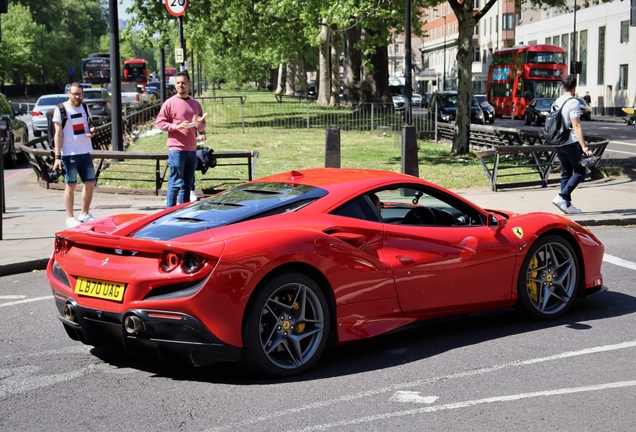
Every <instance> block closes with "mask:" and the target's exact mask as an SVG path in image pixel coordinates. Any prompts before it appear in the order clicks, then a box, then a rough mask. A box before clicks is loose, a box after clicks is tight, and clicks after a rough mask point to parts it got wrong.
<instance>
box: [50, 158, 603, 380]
mask: <svg viewBox="0 0 636 432" xmlns="http://www.w3.org/2000/svg"><path fill="white" fill-rule="evenodd" d="M603 253H604V246H603V244H602V243H601V242H600V241H599V240H598V239H597V238H596V237H595V236H594V235H593V234H592V233H591V232H590V231H588V230H587V229H585V228H582V227H581V226H579V225H577V224H576V223H575V222H573V221H571V220H569V219H566V218H564V217H562V216H560V215H557V214H552V213H530V214H525V215H522V214H515V213H511V212H505V211H501V210H486V209H482V208H480V207H478V206H476V205H474V204H472V203H470V202H468V201H466V200H465V199H463V198H462V197H461V196H458V195H456V194H454V193H452V192H450V191H448V190H445V189H443V188H441V187H439V186H436V185H434V184H432V183H429V182H427V181H424V180H421V179H419V178H415V177H412V176H408V175H404V174H398V173H393V172H384V171H374V170H352V169H329V168H325V169H321V168H319V169H309V170H303V171H300V172H299V171H291V172H286V173H282V174H277V175H273V176H270V177H265V178H261V179H259V180H256V181H252V182H249V183H246V184H243V185H240V186H237V187H235V188H232V189H228V190H226V191H224V192H221V193H219V194H217V195H214V196H212V197H210V198H208V199H206V200H203V201H199V202H196V203H187V204H183V205H180V206H177V207H173V208H170V209H166V210H163V211H161V212H159V213H157V214H154V215H140V214H137V215H131V214H126V215H119V216H113V217H108V218H103V219H99V220H95V221H92V222H88V223H84V224H82V225H80V226H79V227H77V228H72V229H68V230H66V231H62V232H60V233H58V234H57V236H56V241H55V251H54V254H53V256H52V258H51V260H50V262H49V264H48V267H47V277H48V278H49V280H50V284H51V288H52V290H53V294H54V298H55V303H56V305H57V308H58V310H59V319H60V320H61V321H62V324H63V325H64V329H65V330H66V332H67V333H68V335H69V336H70V337H71V338H72V339H75V340H78V341H81V342H83V343H85V344H89V345H93V346H105V347H109V346H110V347H120V348H121V347H123V348H125V350H126V351H127V352H129V353H131V354H134V355H143V354H145V353H148V352H152V353H156V354H158V355H159V357H160V358H162V359H170V360H174V359H178V358H183V359H184V360H187V361H190V362H192V363H193V364H194V365H198V366H203V365H207V364H211V363H214V362H217V361H234V360H242V361H244V362H246V363H247V364H249V365H251V366H253V367H256V368H257V369H259V370H261V371H263V372H265V373H269V374H274V375H280V376H287V375H293V374H297V373H302V372H304V371H306V370H308V369H309V368H311V367H312V366H314V365H315V363H316V362H317V361H318V359H319V358H320V356H321V354H322V353H323V351H324V350H325V348H326V347H328V346H329V345H331V344H341V343H344V342H350V341H354V340H357V339H364V338H369V337H372V336H376V335H379V334H382V333H386V332H389V331H391V330H395V329H397V328H399V327H401V326H404V325H406V324H409V323H412V322H414V321H420V320H426V319H430V318H436V317H443V316H448V315H455V314H464V313H469V312H476V311H483V310H489V309H498V308H506V307H510V306H513V305H516V306H518V307H519V308H521V309H523V310H524V311H525V312H527V313H528V314H529V315H531V316H532V317H535V318H551V317H557V316H560V315H562V314H563V313H565V312H566V311H567V310H568V309H569V308H570V306H571V305H572V302H573V301H574V299H575V298H576V297H577V296H585V295H590V294H594V293H598V292H601V291H604V290H605V289H606V288H605V286H604V285H603V277H602V275H601V263H602V259H603Z"/></svg>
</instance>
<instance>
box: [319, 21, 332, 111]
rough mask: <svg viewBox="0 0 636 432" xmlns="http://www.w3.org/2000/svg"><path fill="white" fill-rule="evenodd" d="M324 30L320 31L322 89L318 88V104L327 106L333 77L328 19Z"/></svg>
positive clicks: (320, 78)
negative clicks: (330, 82)
mask: <svg viewBox="0 0 636 432" xmlns="http://www.w3.org/2000/svg"><path fill="white" fill-rule="evenodd" d="M321 26H322V29H321V31H320V36H319V40H320V47H319V52H318V54H319V57H318V70H319V73H320V76H319V79H318V81H319V83H320V87H319V88H318V103H319V104H322V105H327V104H328V103H329V93H330V91H331V86H330V85H329V81H330V76H331V67H330V64H329V42H330V40H331V38H330V35H329V33H330V29H329V24H328V23H327V19H326V18H323V19H322V24H321Z"/></svg>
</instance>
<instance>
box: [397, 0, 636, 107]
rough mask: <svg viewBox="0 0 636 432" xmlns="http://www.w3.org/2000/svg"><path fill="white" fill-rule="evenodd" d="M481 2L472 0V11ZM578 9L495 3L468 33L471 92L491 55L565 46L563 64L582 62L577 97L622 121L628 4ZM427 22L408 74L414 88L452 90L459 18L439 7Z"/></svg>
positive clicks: (631, 92) (635, 82)
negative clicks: (506, 50)
mask: <svg viewBox="0 0 636 432" xmlns="http://www.w3.org/2000/svg"><path fill="white" fill-rule="evenodd" d="M486 1H487V0H474V9H475V12H477V11H478V10H480V8H481V7H483V6H484V5H485V3H486ZM579 3H581V4H584V5H586V6H581V4H578V5H577V11H576V13H574V12H573V11H574V5H575V0H568V7H566V8H549V9H546V10H541V9H537V10H534V9H532V7H531V4H530V3H528V2H524V3H523V4H522V5H521V6H520V5H519V4H517V2H514V1H498V2H497V3H496V4H494V5H493V7H492V8H491V9H490V10H489V11H488V13H487V14H486V15H484V17H482V19H481V20H480V21H479V23H478V24H477V25H476V26H475V29H474V35H473V62H472V76H473V91H474V92H475V93H485V92H486V81H487V76H488V67H489V66H490V63H491V60H492V55H493V53H494V52H495V51H497V50H498V49H501V48H508V47H512V46H514V45H530V44H544V43H545V44H552V45H558V46H561V47H563V48H564V49H565V51H566V53H567V54H566V55H567V63H568V65H570V62H571V61H577V62H580V73H578V88H577V92H578V93H579V95H581V96H583V95H584V94H585V93H586V92H588V91H589V92H590V96H591V98H592V108H593V110H594V112H595V114H601V115H622V111H621V108H622V107H631V106H635V105H636V34H632V33H633V31H632V29H631V28H630V13H631V11H630V2H629V1H620V0H613V1H611V2H609V3H600V4H593V3H589V2H587V3H586V2H583V1H582V0H579ZM425 20H426V21H425V22H424V23H423V25H422V29H423V30H424V35H425V36H423V37H422V38H421V39H420V38H417V42H419V43H420V48H419V53H420V57H421V58H420V61H419V62H418V63H419V65H418V67H417V68H415V67H414V70H413V76H414V79H413V81H414V87H415V90H416V91H418V92H419V93H424V92H433V91H436V90H442V89H447V90H449V89H456V88H457V61H456V57H457V37H458V32H459V29H458V22H457V18H456V17H455V14H454V13H453V11H452V9H451V8H450V6H449V5H448V3H443V4H440V5H438V6H437V7H434V8H428V9H427V10H425ZM412 40H413V41H414V42H415V39H412ZM402 46H403V45H402ZM414 47H415V45H414ZM413 51H415V48H414V49H413ZM403 62H404V60H403V51H402V59H401V64H402V65H403ZM402 70H403V66H402Z"/></svg>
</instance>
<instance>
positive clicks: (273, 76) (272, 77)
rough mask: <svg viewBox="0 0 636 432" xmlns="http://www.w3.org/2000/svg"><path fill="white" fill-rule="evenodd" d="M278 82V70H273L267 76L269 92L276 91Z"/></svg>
mask: <svg viewBox="0 0 636 432" xmlns="http://www.w3.org/2000/svg"><path fill="white" fill-rule="evenodd" d="M277 81H278V69H274V68H271V69H270V70H269V74H267V91H274V89H275V88H276V82H277Z"/></svg>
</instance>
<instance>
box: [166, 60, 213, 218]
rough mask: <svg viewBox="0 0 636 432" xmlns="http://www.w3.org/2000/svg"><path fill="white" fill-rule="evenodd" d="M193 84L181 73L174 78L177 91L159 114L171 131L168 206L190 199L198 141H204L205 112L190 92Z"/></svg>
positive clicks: (169, 133)
mask: <svg viewBox="0 0 636 432" xmlns="http://www.w3.org/2000/svg"><path fill="white" fill-rule="evenodd" d="M190 86H191V82H190V77H189V76H188V74H187V73H186V72H179V73H178V74H177V78H176V81H175V88H176V90H177V94H176V95H174V96H172V97H171V98H170V99H168V100H167V101H165V102H164V104H163V106H162V107H161V110H160V111H159V114H158V115H157V122H156V124H157V127H158V128H159V129H161V130H164V131H166V132H168V164H169V165H170V174H169V176H168V193H167V199H166V207H172V206H175V205H177V203H179V204H181V203H184V202H189V201H190V189H191V188H192V187H193V185H194V170H195V169H196V167H197V142H198V141H203V140H205V120H204V119H203V111H202V109H201V105H200V104H199V102H197V101H196V100H194V99H193V98H191V97H190V96H189V95H188V91H189V90H190ZM197 131H198V132H199V137H198V138H197Z"/></svg>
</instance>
